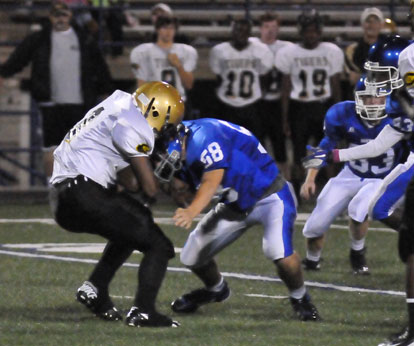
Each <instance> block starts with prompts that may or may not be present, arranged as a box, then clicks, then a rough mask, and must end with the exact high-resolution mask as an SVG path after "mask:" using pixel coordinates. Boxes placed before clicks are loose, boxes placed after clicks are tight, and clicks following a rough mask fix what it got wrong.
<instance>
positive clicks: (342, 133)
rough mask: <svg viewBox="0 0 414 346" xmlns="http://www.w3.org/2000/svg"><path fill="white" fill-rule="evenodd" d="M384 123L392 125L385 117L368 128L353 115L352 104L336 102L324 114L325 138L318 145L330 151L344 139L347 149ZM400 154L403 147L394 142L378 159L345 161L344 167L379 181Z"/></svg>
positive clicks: (365, 139) (374, 133)
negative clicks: (346, 166)
mask: <svg viewBox="0 0 414 346" xmlns="http://www.w3.org/2000/svg"><path fill="white" fill-rule="evenodd" d="M388 124H392V119H391V118H389V117H387V118H384V119H382V120H381V121H380V123H379V124H378V125H376V126H374V127H368V126H366V125H365V124H364V123H363V121H362V119H361V118H360V117H359V115H358V114H357V113H356V111H355V102H354V101H344V102H340V103H337V104H335V105H333V106H332V107H331V108H330V109H329V110H328V112H327V113H326V116H325V124H324V131H325V137H324V138H323V139H322V141H321V142H320V144H319V146H320V147H321V148H322V149H325V150H331V149H333V148H335V147H336V146H337V144H338V143H339V142H340V141H341V140H345V141H346V142H347V143H348V146H349V147H353V146H357V145H360V144H364V143H367V142H369V141H370V140H372V139H374V138H376V137H377V135H378V134H379V133H380V132H381V130H382V129H383V128H384V127H385V126H386V125H388ZM402 155H403V146H402V144H401V142H398V143H397V144H395V145H394V146H393V147H392V148H389V149H388V150H387V151H386V152H385V153H384V154H382V155H380V156H378V157H374V158H370V159H360V160H354V161H349V162H347V163H346V165H348V166H349V168H350V169H351V171H352V172H353V173H354V174H356V175H357V176H359V177H361V178H383V177H385V176H386V175H387V174H388V173H389V172H391V171H392V170H393V168H394V167H395V166H396V165H397V164H399V163H400V161H401V158H402Z"/></svg>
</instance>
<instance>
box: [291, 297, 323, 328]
mask: <svg viewBox="0 0 414 346" xmlns="http://www.w3.org/2000/svg"><path fill="white" fill-rule="evenodd" d="M290 303H291V304H292V307H293V310H294V311H295V313H296V315H297V316H298V317H299V319H300V320H302V321H320V320H321V317H320V316H319V313H318V310H317V309H316V307H315V306H314V305H313V304H312V303H311V299H310V296H309V294H308V293H306V294H305V295H304V296H303V297H302V298H301V299H295V298H292V297H290Z"/></svg>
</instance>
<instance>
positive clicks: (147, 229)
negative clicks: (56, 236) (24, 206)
mask: <svg viewBox="0 0 414 346" xmlns="http://www.w3.org/2000/svg"><path fill="white" fill-rule="evenodd" d="M50 204H51V206H52V212H53V214H54V217H55V220H56V222H57V223H58V224H59V225H60V226H61V227H62V228H64V229H66V230H68V231H71V232H79V233H91V234H97V235H100V236H102V237H104V238H106V239H108V240H110V241H112V242H114V243H118V244H121V245H124V246H128V247H130V248H133V249H136V250H139V251H141V252H144V253H145V252H146V251H150V250H152V249H154V248H155V247H158V248H161V249H164V250H165V251H166V252H167V253H168V257H169V258H172V257H173V256H174V247H173V245H172V243H171V241H170V240H169V239H168V238H167V237H166V236H165V235H164V234H163V232H162V231H161V229H160V228H159V227H158V225H156V224H155V222H154V220H153V218H152V214H151V211H150V209H148V208H146V207H145V206H144V205H142V204H141V203H140V202H138V201H137V200H135V199H134V198H132V197H131V196H129V195H128V194H126V193H118V192H117V191H116V189H115V188H113V189H106V188H104V187H103V186H101V185H100V184H97V183H95V182H94V181H92V180H90V179H88V178H85V177H84V176H82V175H80V176H78V177H76V178H69V179H66V180H64V181H63V182H61V183H58V184H54V185H53V187H52V189H51V191H50Z"/></svg>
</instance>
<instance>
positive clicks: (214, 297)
mask: <svg viewBox="0 0 414 346" xmlns="http://www.w3.org/2000/svg"><path fill="white" fill-rule="evenodd" d="M230 294H231V291H230V288H229V286H228V285H227V282H226V281H224V284H223V288H222V289H221V290H220V291H218V292H214V291H209V290H208V289H207V288H199V289H197V290H194V291H191V292H190V293H186V294H184V295H183V296H181V297H180V298H178V299H176V300H175V301H173V302H172V303H171V309H172V310H173V311H175V312H194V311H196V310H197V309H198V308H199V307H200V306H201V305H204V304H208V303H216V302H222V301H224V300H226V299H227V298H228V297H230Z"/></svg>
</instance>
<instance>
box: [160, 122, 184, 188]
mask: <svg viewBox="0 0 414 346" xmlns="http://www.w3.org/2000/svg"><path fill="white" fill-rule="evenodd" d="M189 131H190V130H189V129H188V128H187V127H186V126H184V124H179V125H178V126H177V132H176V134H175V136H173V137H170V138H168V139H167V140H166V143H165V146H166V148H167V149H166V152H165V153H163V154H162V155H160V158H161V162H160V163H159V165H158V166H157V168H156V169H155V170H154V175H155V176H156V177H157V178H158V179H159V180H160V181H161V182H164V183H168V182H170V181H171V179H172V178H173V176H174V174H175V173H176V172H178V171H179V170H181V168H182V167H183V165H182V162H181V157H182V151H183V145H184V141H185V137H186V135H187V134H188V133H189Z"/></svg>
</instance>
